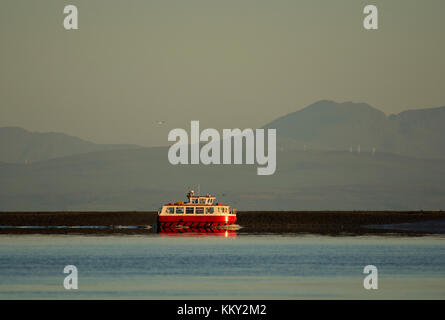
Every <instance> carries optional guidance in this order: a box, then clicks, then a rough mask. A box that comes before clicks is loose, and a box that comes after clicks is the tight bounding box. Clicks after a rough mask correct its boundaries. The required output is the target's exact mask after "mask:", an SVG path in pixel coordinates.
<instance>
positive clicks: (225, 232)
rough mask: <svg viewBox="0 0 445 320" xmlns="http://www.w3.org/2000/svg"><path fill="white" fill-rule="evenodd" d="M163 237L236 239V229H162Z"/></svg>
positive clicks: (160, 232)
mask: <svg viewBox="0 0 445 320" xmlns="http://www.w3.org/2000/svg"><path fill="white" fill-rule="evenodd" d="M159 234H160V235H161V236H190V237H196V236H220V237H226V238H228V237H236V229H225V228H169V227H167V228H161V229H160V230H159Z"/></svg>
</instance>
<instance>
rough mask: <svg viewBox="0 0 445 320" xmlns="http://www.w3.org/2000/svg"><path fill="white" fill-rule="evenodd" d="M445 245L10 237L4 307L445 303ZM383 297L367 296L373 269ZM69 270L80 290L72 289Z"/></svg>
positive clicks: (0, 248)
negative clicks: (261, 301)
mask: <svg viewBox="0 0 445 320" xmlns="http://www.w3.org/2000/svg"><path fill="white" fill-rule="evenodd" d="M444 244H445V238H444V237H443V236H442V237H440V236H439V237H432V236H431V237H419V238H406V237H383V236H379V237H327V236H277V235H265V236H255V235H238V236H237V237H228V238H225V237H216V236H197V237H190V236H187V237H181V236H179V237H162V236H160V235H157V234H152V235H147V236H128V235H127V236H123V235H122V236H81V235H79V236H69V235H32V236H31V235H27V236H23V235H21V236H17V235H2V236H0V298H1V299H37V298H38V299H42V298H56V299H78V298H86V299H89V298H99V299H104V298H105V299H195V298H196V299H212V298H221V299H224V298H229V299H255V298H268V299H307V298H309V299H342V298H359V299H361V298H364V299H374V298H378V299H382V298H383V299H386V298H394V299H414V298H420V299H423V298H425V299H426V298H428V299H445V246H444ZM369 264H373V265H375V266H377V267H378V270H379V289H378V290H372V291H371V290H365V289H364V288H363V279H364V275H363V268H364V266H366V265H369ZM65 265H75V266H77V268H78V271H79V289H78V290H65V289H64V288H63V279H64V277H65V276H66V275H65V274H63V268H64V266H65Z"/></svg>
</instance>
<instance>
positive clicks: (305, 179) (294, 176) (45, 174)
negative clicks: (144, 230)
mask: <svg viewBox="0 0 445 320" xmlns="http://www.w3.org/2000/svg"><path fill="white" fill-rule="evenodd" d="M277 158H278V165H277V171H276V173H275V175H273V176H257V175H256V165H249V166H247V165H229V166H227V165H225V166H224V165H214V166H202V165H182V166H172V165H170V163H169V162H168V160H167V148H143V149H137V150H125V151H124V150H115V151H104V152H93V153H88V154H79V155H74V156H70V157H65V158H58V159H52V160H47V161H41V162H36V163H32V164H28V165H24V164H0V181H1V184H0V211H8V210H13V211H17V210H154V209H157V208H158V207H159V206H160V205H161V204H162V203H165V202H171V201H178V200H182V199H185V192H186V191H187V189H188V188H194V189H197V185H198V184H200V185H201V191H202V192H210V193H213V194H215V195H216V196H217V197H218V199H219V200H220V201H222V202H228V203H230V204H233V205H235V206H236V207H238V208H239V209H243V210H304V209H307V210H354V209H362V210H365V209H369V210H385V209H392V210H408V209H416V210H417V209H425V210H426V209H431V210H437V209H444V208H445V186H444V184H443V181H444V180H445V162H444V161H442V160H423V159H415V158H409V157H404V156H396V155H391V154H385V153H377V154H375V155H371V154H369V153H364V152H363V153H361V154H360V155H359V154H355V153H349V152H316V151H308V152H299V151H291V152H279V153H278V155H277Z"/></svg>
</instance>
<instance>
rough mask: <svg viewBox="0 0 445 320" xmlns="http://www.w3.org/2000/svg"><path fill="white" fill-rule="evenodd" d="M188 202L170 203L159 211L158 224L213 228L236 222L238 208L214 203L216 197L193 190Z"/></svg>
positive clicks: (189, 194)
mask: <svg viewBox="0 0 445 320" xmlns="http://www.w3.org/2000/svg"><path fill="white" fill-rule="evenodd" d="M187 198H188V200H189V201H188V202H182V201H181V202H175V203H168V204H165V205H164V206H162V208H161V209H160V210H159V212H158V226H159V227H160V228H161V229H162V228H169V227H178V226H182V227H191V228H192V227H193V228H212V227H217V226H229V225H233V224H235V222H236V210H235V209H234V208H231V207H230V206H229V205H225V204H222V203H216V204H215V203H214V200H215V197H213V196H211V195H209V194H207V195H205V196H200V195H195V192H194V191H193V190H191V191H189V193H188V194H187Z"/></svg>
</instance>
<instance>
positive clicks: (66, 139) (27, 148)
mask: <svg viewBox="0 0 445 320" xmlns="http://www.w3.org/2000/svg"><path fill="white" fill-rule="evenodd" d="M137 147H138V146H135V145H119V144H96V143H92V142H88V141H85V140H82V139H79V138H76V137H72V136H69V135H66V134H63V133H55V132H44V133H40V132H30V131H27V130H25V129H22V128H19V127H0V162H9V163H30V162H34V161H41V160H47V159H52V158H57V157H64V156H69V155H73V154H79V153H87V152H94V151H102V150H117V149H134V148H137Z"/></svg>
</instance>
